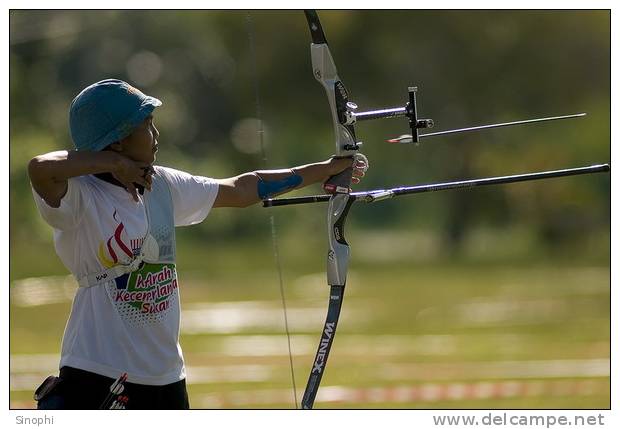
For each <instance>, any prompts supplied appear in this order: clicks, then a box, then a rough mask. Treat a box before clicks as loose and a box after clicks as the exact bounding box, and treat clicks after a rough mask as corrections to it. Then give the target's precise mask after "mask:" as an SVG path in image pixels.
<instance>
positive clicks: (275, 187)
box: [257, 173, 303, 200]
mask: <svg viewBox="0 0 620 429" xmlns="http://www.w3.org/2000/svg"><path fill="white" fill-rule="evenodd" d="M257 176H258V175H257ZM302 181H303V179H302V178H301V176H300V175H299V174H296V173H293V174H292V175H291V176H288V177H285V178H284V179H280V180H263V179H262V177H260V176H258V184H257V188H258V189H257V190H258V197H259V198H260V199H261V200H264V199H267V198H269V197H271V196H273V195H276V194H279V193H280V192H284V191H290V190H291V189H295V188H296V187H297V186H299V185H300V184H301V182H302Z"/></svg>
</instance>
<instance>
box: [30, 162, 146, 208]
mask: <svg viewBox="0 0 620 429" xmlns="http://www.w3.org/2000/svg"><path fill="white" fill-rule="evenodd" d="M145 167H148V164H147V163H141V162H137V161H133V160H131V159H129V158H127V157H126V156H123V155H121V154H119V153H117V152H114V151H101V152H89V151H84V152H78V151H74V150H73V151H66V150H61V151H57V152H50V153H46V154H43V155H38V156H35V157H34V158H32V159H31V160H30V162H29V163H28V176H30V183H32V187H33V188H34V190H35V191H37V194H39V195H40V196H41V198H43V199H44V200H45V202H47V203H48V204H49V205H50V206H51V207H58V206H60V201H61V200H62V198H63V197H64V196H65V194H66V193H67V180H68V179H70V178H71V177H78V176H84V175H87V174H97V173H112V174H113V175H114V177H116V179H117V180H119V181H120V182H121V183H123V185H125V187H126V188H127V191H128V192H129V193H131V194H132V195H133V197H134V199H135V200H136V201H137V199H138V197H137V191H136V188H135V185H134V184H135V183H138V184H140V185H142V186H145V187H147V188H149V187H150V178H145V177H144V170H143V169H144V168H145Z"/></svg>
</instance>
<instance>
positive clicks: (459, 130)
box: [419, 113, 586, 138]
mask: <svg viewBox="0 0 620 429" xmlns="http://www.w3.org/2000/svg"><path fill="white" fill-rule="evenodd" d="M583 116H586V114H585V113H575V114H573V115H562V116H550V117H547V118H536V119H525V120H522V121H513V122H502V123H498V124H488V125H478V126H475V127H467V128H457V129H453V130H445V131H436V132H434V133H424V134H420V136H419V137H420V138H425V137H437V136H445V135H448V134H457V133H467V132H472V131H480V130H488V129H491V128H503V127H512V126H515V125H524V124H533V123H536V122H548V121H560V120H563V119H572V118H581V117H583Z"/></svg>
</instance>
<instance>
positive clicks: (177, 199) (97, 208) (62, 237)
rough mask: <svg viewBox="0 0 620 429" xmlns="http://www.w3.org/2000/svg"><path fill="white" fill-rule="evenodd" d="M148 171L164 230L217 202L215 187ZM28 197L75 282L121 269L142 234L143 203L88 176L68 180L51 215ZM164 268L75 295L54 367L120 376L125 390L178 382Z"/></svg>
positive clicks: (200, 216)
mask: <svg viewBox="0 0 620 429" xmlns="http://www.w3.org/2000/svg"><path fill="white" fill-rule="evenodd" d="M155 170H156V176H155V177H154V180H158V181H165V185H166V189H169V193H168V194H166V195H168V196H167V198H168V199H170V202H171V204H172V208H173V210H172V211H171V213H172V215H171V216H170V217H173V219H170V223H174V225H169V227H168V229H172V228H174V226H183V225H191V224H195V223H198V222H202V220H204V219H205V218H206V216H207V215H208V213H209V211H210V210H211V207H212V206H213V202H214V201H215V198H216V196H217V190H218V186H217V183H216V182H215V181H214V180H213V179H209V178H206V177H201V176H192V175H190V174H188V173H184V172H181V171H177V170H174V169H170V168H164V167H155ZM33 194H34V198H35V201H36V204H37V207H38V209H39V212H40V213H41V216H42V217H43V218H44V219H45V220H46V222H47V223H48V224H50V225H51V226H52V227H53V228H54V245H55V248H56V252H57V253H58V256H59V257H60V259H61V260H62V262H63V263H64V264H65V266H66V267H67V268H68V269H69V270H70V271H71V273H72V274H73V275H74V276H75V277H76V278H80V277H83V276H85V275H87V274H92V273H96V272H100V271H102V270H104V269H106V268H109V267H110V266H114V265H116V264H127V263H128V262H129V261H131V260H132V258H133V255H135V254H136V253H137V252H138V251H139V250H140V248H141V246H142V244H143V240H144V238H145V236H146V234H147V232H148V229H147V221H146V219H147V217H146V209H145V205H144V199H143V198H141V199H140V202H139V203H136V202H135V201H133V199H132V197H131V195H130V194H129V193H128V192H127V191H125V190H124V189H122V188H120V187H118V186H115V185H112V184H110V183H107V182H104V181H102V180H100V179H97V178H96V177H94V176H81V177H76V178H72V179H69V186H68V190H67V194H66V195H65V196H64V197H63V199H62V200H61V204H60V207H58V208H52V207H50V206H49V205H47V203H45V201H44V200H42V199H41V198H40V197H39V195H38V194H37V193H36V191H34V190H33ZM148 194H149V192H148V191H147V195H146V197H147V198H150V197H151V196H156V197H157V198H164V197H165V196H164V197H162V195H163V193H162V194H161V195H160V194H157V195H156V194H154V193H151V195H148ZM165 204H167V203H165V202H164V205H165ZM170 260H171V259H165V260H163V261H162V260H156V261H150V260H149V261H148V262H145V263H144V264H143V265H142V266H141V267H140V268H139V269H138V270H137V271H134V272H132V273H129V274H126V275H124V276H121V277H119V278H117V279H115V280H112V281H109V282H107V283H105V284H103V285H99V286H94V287H81V288H78V290H77V292H76V295H75V298H74V301H73V306H72V309H71V315H70V317H69V321H68V323H67V326H66V328H65V334H64V337H63V342H62V352H61V361H60V366H64V365H67V366H71V367H74V368H79V369H84V370H86V371H92V372H95V373H98V374H102V375H105V376H108V377H112V378H117V377H118V376H119V375H120V374H121V373H122V372H127V373H128V375H129V382H132V383H140V384H150V385H163V384H169V383H173V382H176V381H178V380H180V379H183V378H184V377H185V367H184V363H183V355H182V352H181V348H180V346H179V343H178V339H179V328H180V300H179V283H178V279H177V272H176V267H175V264H174V262H168V261H170Z"/></svg>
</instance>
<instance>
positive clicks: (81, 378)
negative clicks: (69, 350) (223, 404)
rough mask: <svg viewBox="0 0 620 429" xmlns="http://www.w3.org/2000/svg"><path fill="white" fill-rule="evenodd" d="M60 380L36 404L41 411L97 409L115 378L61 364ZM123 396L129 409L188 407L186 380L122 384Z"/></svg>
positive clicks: (185, 408) (175, 408)
mask: <svg viewBox="0 0 620 429" xmlns="http://www.w3.org/2000/svg"><path fill="white" fill-rule="evenodd" d="M59 378H60V381H59V383H58V384H57V385H56V386H55V387H54V389H53V390H52V391H51V392H49V394H47V395H46V396H45V397H43V398H41V399H40V400H39V402H38V404H37V408H38V409H40V410H96V409H99V407H100V406H101V404H102V403H103V401H104V400H105V398H106V396H107V395H108V393H109V392H110V386H111V385H112V383H114V379H112V378H108V377H104V376H103V375H99V374H94V373H92V372H88V371H84V370H81V369H76V368H71V367H68V366H64V367H62V368H61V369H60V377H59ZM122 395H126V396H128V397H129V400H128V402H127V407H126V408H127V409H129V410H187V409H189V399H188V397H187V388H186V386H185V380H180V381H177V382H176V383H172V384H166V385H164V386H149V385H144V384H134V383H125V390H124V391H123V393H122Z"/></svg>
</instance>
